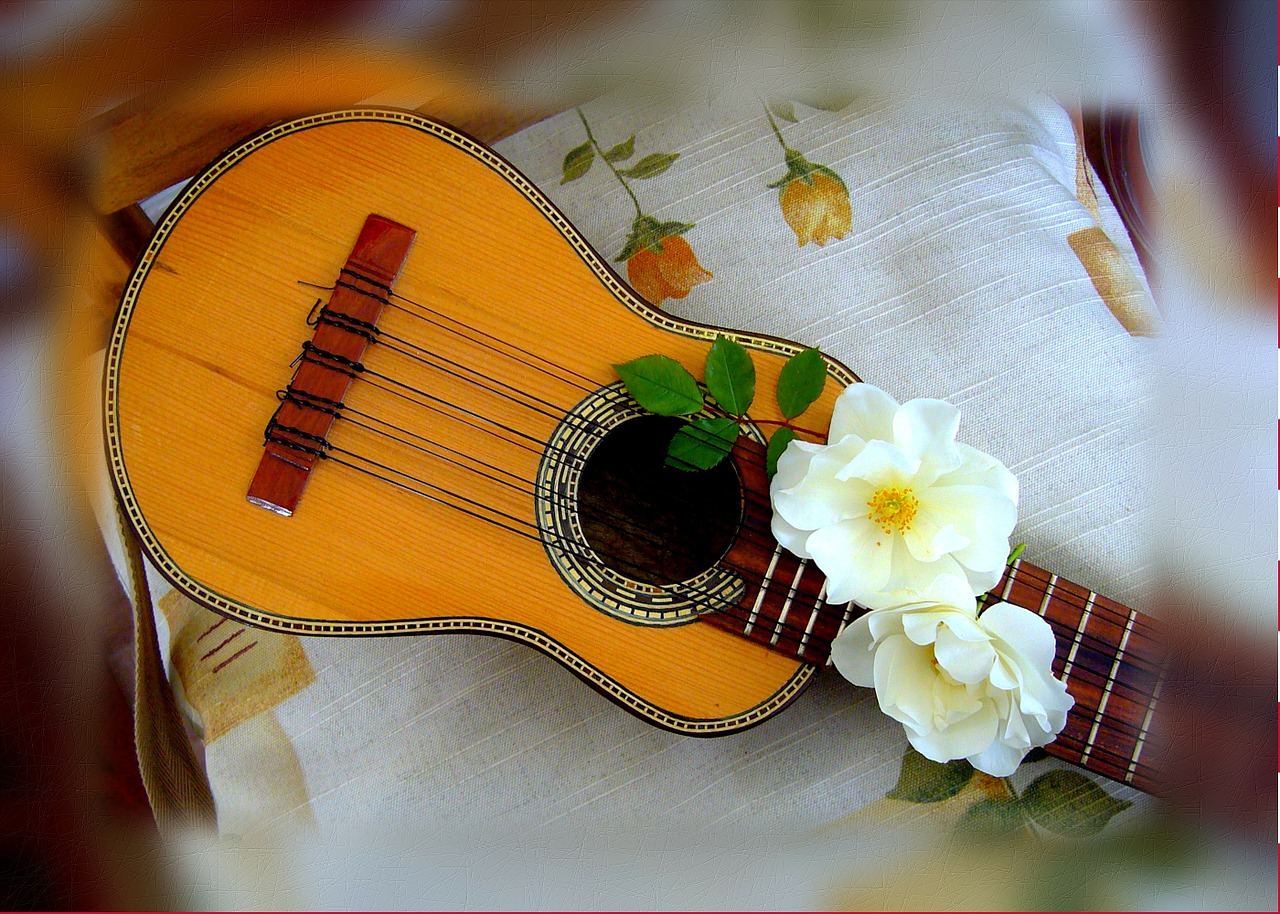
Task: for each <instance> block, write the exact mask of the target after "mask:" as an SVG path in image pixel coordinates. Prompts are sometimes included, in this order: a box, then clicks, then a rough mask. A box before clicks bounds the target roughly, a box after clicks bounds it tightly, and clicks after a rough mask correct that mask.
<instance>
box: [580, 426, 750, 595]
mask: <svg viewBox="0 0 1280 914" xmlns="http://www.w3.org/2000/svg"><path fill="white" fill-rule="evenodd" d="M682 424H683V423H682V420H680V419H671V418H667V417H665V416H640V417H637V418H635V419H630V420H628V421H626V422H624V423H622V424H621V425H619V426H618V427H617V428H615V429H613V430H612V431H610V432H609V434H608V435H606V436H605V438H604V440H602V441H601V442H600V443H599V445H597V446H596V448H595V450H593V451H592V453H591V456H590V457H589V458H588V459H587V462H586V465H585V466H584V467H583V468H582V480H581V483H580V486H579V489H578V506H579V512H578V517H579V520H580V522H581V524H582V531H583V535H584V536H585V537H586V539H587V542H588V543H590V545H591V548H592V549H593V550H595V552H596V554H597V555H598V556H599V557H600V560H601V561H602V562H604V563H605V564H606V565H608V566H609V567H610V568H612V569H613V570H614V571H616V572H618V573H619V574H621V575H623V576H625V577H628V578H631V579H633V580H637V581H642V582H644V583H646V584H676V583H679V582H681V581H687V580H690V579H691V578H694V577H697V576H698V575H699V574H702V573H703V572H704V571H706V570H707V569H708V568H710V567H712V566H713V565H714V564H715V563H716V562H718V561H720V559H721V558H723V556H724V554H725V553H726V552H728V550H729V547H730V546H731V545H732V544H733V539H734V536H735V534H736V533H737V530H738V524H739V523H740V521H741V518H742V484H741V482H740V480H739V479H738V472H737V469H736V468H735V466H734V464H733V461H732V460H729V459H726V460H722V461H721V462H720V463H719V465H717V466H715V467H712V468H711V469H710V470H703V471H700V472H694V473H688V472H685V471H683V470H677V469H673V468H671V467H668V466H666V463H665V458H666V452H667V444H668V443H669V442H670V441H671V436H672V435H674V434H675V432H676V430H677V429H678V428H679V427H680V426H681V425H682Z"/></svg>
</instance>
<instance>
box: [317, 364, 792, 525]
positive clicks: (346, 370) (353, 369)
mask: <svg viewBox="0 0 1280 914" xmlns="http://www.w3.org/2000/svg"><path fill="white" fill-rule="evenodd" d="M329 358H333V355H332V354H331V353H327V352H325V351H324V350H321V349H318V348H317V347H315V346H314V345H312V344H309V343H308V344H304V352H303V355H302V357H301V361H303V362H309V363H311V364H315V365H318V366H320V367H322V368H327V369H329V370H333V371H340V372H341V373H343V374H345V375H347V376H348V377H354V376H355V374H356V373H359V374H360V375H361V377H362V378H363V377H365V376H371V377H374V378H378V379H380V380H384V381H387V382H388V383H391V384H394V385H396V386H397V387H401V388H403V389H405V390H407V391H410V392H411V393H414V394H416V395H418V396H421V397H423V398H424V399H427V400H430V401H432V402H435V403H439V404H442V405H444V406H448V407H449V408H450V409H456V410H458V411H460V412H463V413H465V414H467V415H469V416H473V417H475V418H477V419H480V420H482V421H484V422H486V423H489V424H490V425H493V426H495V427H497V428H501V429H503V430H504V431H508V432H511V433H512V434H515V435H519V436H520V437H522V438H524V439H526V440H527V441H530V442H533V444H534V445H537V446H536V447H534V446H531V445H525V444H520V443H519V442H515V441H512V440H511V439H508V438H504V437H503V436H501V435H498V434H496V433H495V432H494V431H493V429H490V428H482V427H480V426H477V425H476V424H475V423H472V422H468V421H466V420H457V421H461V422H463V423H464V424H465V425H467V426H469V427H471V428H474V429H477V430H478V431H482V432H486V433H488V434H491V435H493V436H494V437H496V438H497V439H498V440H500V441H504V442H506V443H508V444H514V445H516V446H518V447H522V448H524V449H525V450H528V451H530V452H531V453H535V454H541V453H544V452H546V451H548V450H554V451H558V452H560V453H562V454H564V455H565V456H566V457H569V458H571V459H573V460H575V461H577V462H579V463H581V462H582V461H583V458H582V455H581V454H579V453H577V452H574V451H571V450H568V449H566V448H564V447H562V446H559V445H554V444H551V443H549V442H544V441H542V440H541V439H540V438H538V437H536V436H534V435H529V434H526V433H524V432H522V431H520V430H519V429H516V428H513V427H512V426H509V425H506V424H504V423H501V422H498V421H496V420H494V419H492V418H490V417H488V416H483V415H481V414H480V413H476V412H474V411H472V410H467V409H465V408H464V407H461V406H458V405H457V404H454V403H450V402H449V401H447V400H444V399H442V398H440V397H436V396H435V395H433V394H430V393H428V392H426V391H424V390H422V389H420V388H417V387H414V386H413V385H411V384H407V383H405V382H404V381H401V380H398V379H396V378H393V377H391V376H390V375H386V374H383V373H381V372H378V371H376V370H374V369H371V368H370V367H369V366H367V365H364V364H359V363H353V364H352V365H350V366H348V365H346V364H343V363H337V364H334V363H330V362H327V361H324V359H329ZM371 383H372V382H371ZM372 386H374V387H376V388H379V389H382V390H385V391H387V392H388V393H393V394H396V395H397V396H400V397H402V398H403V399H405V400H407V401H408V402H410V403H414V404H415V405H417V406H419V407H422V408H426V409H429V410H432V411H434V412H438V413H440V414H441V415H444V416H446V417H447V418H451V419H457V417H455V416H451V415H450V414H449V413H446V412H444V411H443V410H440V409H438V408H437V407H434V406H430V405H428V404H426V403H416V401H414V400H413V399H412V398H410V397H405V396H404V395H402V394H399V393H398V392H396V391H391V390H389V389H388V388H386V387H384V386H383V385H380V384H376V383H373V384H372ZM513 402H516V403H517V404H519V401H513ZM335 405H336V406H338V407H341V408H345V406H346V404H342V403H339V404H335ZM376 421H380V422H384V423H385V424H387V425H389V426H390V427H393V428H396V429H397V430H399V431H407V430H405V429H402V428H400V427H399V426H396V425H395V424H394V423H391V422H386V421H385V420H381V419H377V420H376ZM589 427H590V428H591V429H594V430H596V431H607V429H606V428H605V427H604V426H602V425H601V424H600V423H595V422H593V423H591V424H590V426H589ZM409 434H412V433H409ZM743 498H744V500H745V501H747V502H748V503H749V504H750V505H752V506H753V507H755V508H757V509H758V510H760V511H765V510H766V507H765V506H766V501H765V500H764V499H763V498H761V497H759V496H756V495H754V494H753V493H751V492H750V490H747V489H744V490H743ZM768 510H769V512H770V513H771V512H772V509H771V508H770V509H768ZM751 538H752V540H753V541H754V542H755V543H756V544H757V545H760V546H767V547H768V548H770V549H771V548H772V546H773V541H772V539H766V538H764V537H763V536H762V535H761V534H757V533H755V532H752V533H751Z"/></svg>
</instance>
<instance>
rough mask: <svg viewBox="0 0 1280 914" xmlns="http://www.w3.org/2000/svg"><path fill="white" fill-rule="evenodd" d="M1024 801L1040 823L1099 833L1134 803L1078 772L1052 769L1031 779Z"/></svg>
mask: <svg viewBox="0 0 1280 914" xmlns="http://www.w3.org/2000/svg"><path fill="white" fill-rule="evenodd" d="M1022 802H1023V804H1024V805H1025V806H1026V808H1027V812H1028V813H1029V814H1030V816H1031V818H1033V819H1035V820H1036V823H1037V824H1039V825H1043V826H1044V827H1045V828H1047V829H1049V830H1050V831H1052V832H1057V833H1058V834H1060V835H1096V834H1097V833H1098V832H1100V831H1102V829H1104V828H1106V825H1107V823H1108V822H1110V821H1111V819H1112V817H1114V816H1115V815H1116V814H1118V813H1121V812H1124V811H1125V810H1126V809H1128V808H1129V807H1130V806H1131V805H1133V804H1131V803H1128V802H1126V801H1124V800H1117V799H1116V798H1115V797H1113V796H1111V794H1109V793H1107V792H1106V791H1105V790H1103V789H1102V788H1101V787H1099V786H1098V785H1097V784H1095V783H1094V782H1093V781H1091V780H1089V778H1087V777H1085V776H1084V775H1083V774H1081V773H1080V772H1078V771H1050V772H1049V773H1048V774H1042V775H1040V777H1038V778H1036V779H1035V780H1034V781H1032V782H1031V784H1030V786H1028V787H1027V789H1026V790H1024V791H1023V793H1022Z"/></svg>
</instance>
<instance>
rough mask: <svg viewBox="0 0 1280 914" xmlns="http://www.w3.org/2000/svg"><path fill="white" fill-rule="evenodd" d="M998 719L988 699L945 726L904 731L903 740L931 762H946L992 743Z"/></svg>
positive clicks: (970, 753) (972, 753)
mask: <svg viewBox="0 0 1280 914" xmlns="http://www.w3.org/2000/svg"><path fill="white" fill-rule="evenodd" d="M999 726H1000V721H999V719H998V718H997V717H996V712H995V708H994V707H992V705H991V703H990V702H984V703H983V704H982V706H981V707H980V708H979V709H978V710H977V711H975V712H974V713H972V714H969V715H967V716H966V717H965V718H964V719H962V720H959V721H957V722H955V723H953V724H951V725H950V726H948V727H947V728H946V729H945V730H934V731H933V732H931V733H928V734H920V735H917V734H913V733H911V732H908V733H907V740H908V742H910V743H911V745H912V746H913V747H914V748H915V750H916V751H917V752H919V753H920V754H921V755H923V756H924V757H925V758H927V759H929V760H930V761H934V762H949V761H952V760H954V759H958V758H965V757H967V756H970V755H975V754H977V753H979V752H981V751H982V750H984V749H986V748H987V747H989V746H990V745H991V744H992V741H993V740H994V739H995V737H996V733H997V731H998V729H999Z"/></svg>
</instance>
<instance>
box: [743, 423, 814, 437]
mask: <svg viewBox="0 0 1280 914" xmlns="http://www.w3.org/2000/svg"><path fill="white" fill-rule="evenodd" d="M751 421H752V422H754V423H755V424H756V425H780V426H782V427H783V428H789V429H791V430H792V431H793V432H804V433H805V434H806V435H812V436H813V437H815V438H825V437H826V436H825V435H823V434H822V432H816V431H814V430H813V429H811V428H805V427H804V426H801V425H796V424H794V423H792V422H788V421H786V420H782V421H779V420H777V419H752V420H751Z"/></svg>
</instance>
